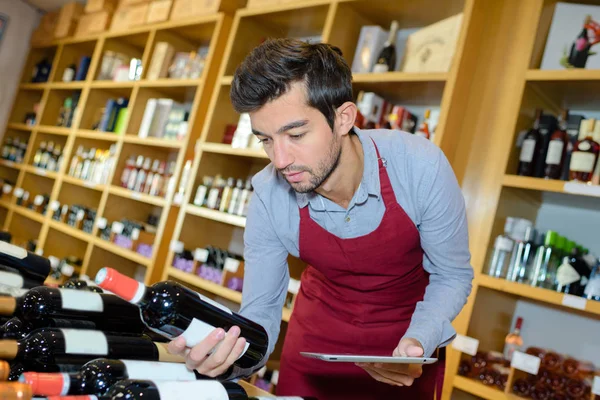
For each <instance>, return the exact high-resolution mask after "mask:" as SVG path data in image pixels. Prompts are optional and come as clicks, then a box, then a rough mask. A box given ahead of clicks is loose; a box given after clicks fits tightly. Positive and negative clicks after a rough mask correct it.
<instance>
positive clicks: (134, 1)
mask: <svg viewBox="0 0 600 400" xmlns="http://www.w3.org/2000/svg"><path fill="white" fill-rule="evenodd" d="M151 1H152V0H119V7H125V6H136V5H138V4H141V3H150V2H151Z"/></svg>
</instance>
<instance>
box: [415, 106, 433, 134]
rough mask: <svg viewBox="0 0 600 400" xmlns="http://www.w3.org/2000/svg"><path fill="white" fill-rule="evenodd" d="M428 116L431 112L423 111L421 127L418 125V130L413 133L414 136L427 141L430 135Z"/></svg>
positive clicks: (428, 110)
mask: <svg viewBox="0 0 600 400" xmlns="http://www.w3.org/2000/svg"><path fill="white" fill-rule="evenodd" d="M430 115H431V110H430V109H427V110H425V116H424V119H423V122H422V123H421V125H419V128H418V129H417V131H416V132H415V135H417V136H421V137H424V138H425V139H427V140H429V139H430V138H431V133H430V132H429V117H430Z"/></svg>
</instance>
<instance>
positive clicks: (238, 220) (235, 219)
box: [186, 204, 246, 228]
mask: <svg viewBox="0 0 600 400" xmlns="http://www.w3.org/2000/svg"><path fill="white" fill-rule="evenodd" d="M186 212H187V213H188V214H192V215H196V216H198V217H202V218H206V219H212V220H213V221H218V222H222V223H224V224H229V225H234V226H239V227H240V228H244V227H246V217H240V216H239V215H232V214H228V213H224V212H221V211H217V210H211V209H210V208H205V207H198V206H195V205H193V204H188V205H187V206H186Z"/></svg>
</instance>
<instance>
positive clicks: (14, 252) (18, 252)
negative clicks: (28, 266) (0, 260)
mask: <svg viewBox="0 0 600 400" xmlns="http://www.w3.org/2000/svg"><path fill="white" fill-rule="evenodd" d="M0 253H4V254H7V255H9V256H11V257H14V258H18V259H20V260H22V259H24V258H27V250H25V249H24V248H22V247H19V246H15V245H14V244H9V243H6V242H2V241H0Z"/></svg>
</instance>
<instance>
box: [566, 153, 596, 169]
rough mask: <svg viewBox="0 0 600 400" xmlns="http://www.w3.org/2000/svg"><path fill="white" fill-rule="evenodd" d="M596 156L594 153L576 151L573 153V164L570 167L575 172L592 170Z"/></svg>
mask: <svg viewBox="0 0 600 400" xmlns="http://www.w3.org/2000/svg"><path fill="white" fill-rule="evenodd" d="M595 160H596V156H595V155H594V154H592V153H584V152H582V151H574V152H573V153H572V154H571V165H570V166H569V169H570V170H571V171H575V172H592V171H593V169H594V161H595Z"/></svg>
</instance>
